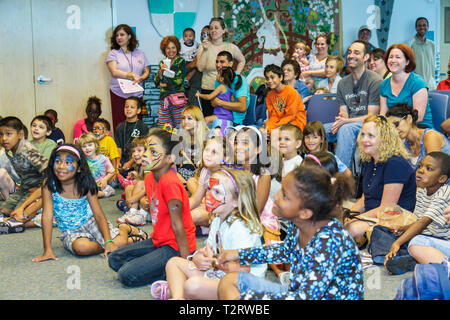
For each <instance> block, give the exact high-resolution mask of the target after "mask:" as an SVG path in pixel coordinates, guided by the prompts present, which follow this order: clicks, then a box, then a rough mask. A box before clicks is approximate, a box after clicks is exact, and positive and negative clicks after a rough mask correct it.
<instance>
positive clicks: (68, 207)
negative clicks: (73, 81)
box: [0, 28, 450, 300]
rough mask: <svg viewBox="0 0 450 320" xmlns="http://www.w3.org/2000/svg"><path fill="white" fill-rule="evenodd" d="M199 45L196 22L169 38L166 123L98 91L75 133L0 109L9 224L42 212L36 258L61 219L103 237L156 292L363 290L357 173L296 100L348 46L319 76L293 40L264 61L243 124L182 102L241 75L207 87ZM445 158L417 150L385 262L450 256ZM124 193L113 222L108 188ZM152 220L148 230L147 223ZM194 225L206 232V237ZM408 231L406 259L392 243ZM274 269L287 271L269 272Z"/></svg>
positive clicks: (160, 80)
mask: <svg viewBox="0 0 450 320" xmlns="http://www.w3.org/2000/svg"><path fill="white" fill-rule="evenodd" d="M205 30H206V31H205V34H206V38H207V37H208V35H207V33H206V32H207V29H205ZM202 34H203V32H202ZM321 41H322V42H323V41H325V40H324V39H321ZM324 43H325V42H324ZM198 47H199V43H198V42H197V41H196V40H195V31H194V30H192V29H190V28H187V29H186V30H185V31H184V33H183V38H182V40H181V41H180V40H178V39H177V38H176V37H174V36H169V37H165V38H164V39H163V40H162V42H161V45H160V49H161V52H162V53H163V54H164V56H165V59H163V60H162V61H161V62H160V64H159V70H158V72H157V75H156V78H155V83H156V84H157V85H158V86H159V87H160V91H161V96H160V99H161V103H160V110H159V122H158V123H157V124H156V125H155V126H153V127H151V128H149V127H148V126H147V125H146V124H145V123H144V122H143V121H142V120H141V119H140V114H141V112H142V107H143V103H144V102H143V101H142V99H140V98H137V97H128V98H126V99H125V104H124V106H123V112H124V116H125V121H123V122H122V123H120V124H119V125H118V126H117V127H116V128H111V126H110V123H109V122H108V121H107V120H106V119H104V118H101V117H100V116H101V113H102V110H101V103H102V102H101V100H100V99H99V98H97V97H95V96H92V97H89V98H88V100H87V103H86V109H85V110H86V118H85V119H82V120H80V121H78V122H77V123H76V124H75V126H74V132H73V139H74V144H70V143H67V142H66V135H65V134H64V133H63V132H62V131H61V130H60V129H58V128H57V127H56V126H55V124H56V123H57V122H58V114H57V113H56V111H55V110H52V109H49V110H47V111H46V112H45V113H44V114H43V115H37V116H35V117H34V118H33V120H32V121H31V123H30V126H29V129H28V128H27V127H26V126H25V124H24V123H22V121H21V120H20V119H19V118H17V117H12V116H6V117H4V118H1V119H0V148H1V150H0V200H2V201H1V202H0V215H1V218H2V222H0V234H9V233H18V232H23V231H25V228H28V227H40V228H41V229H42V234H43V253H42V255H40V256H38V254H37V253H36V257H35V258H34V259H33V261H35V262H39V261H45V260H52V259H53V260H56V259H58V258H57V257H56V256H55V254H54V252H53V249H52V242H51V232H52V228H53V226H57V227H58V229H59V230H60V231H61V237H60V239H61V241H62V244H63V246H64V248H65V249H67V250H68V251H70V252H71V253H72V254H74V255H78V256H87V255H94V254H99V253H101V252H104V255H105V257H106V258H107V260H108V265H109V267H110V268H111V269H112V270H114V271H116V272H117V277H118V280H119V281H120V282H121V283H122V284H124V285H125V286H128V287H137V286H143V285H151V292H149V294H151V295H152V296H153V297H154V298H156V299H162V300H165V299H363V298H364V282H363V266H362V263H361V258H360V251H359V250H360V249H361V248H358V244H357V242H355V239H353V237H352V235H351V234H350V233H349V232H348V231H347V230H346V226H347V223H348V221H349V220H347V219H348V217H347V218H345V217H344V209H343V207H342V205H343V202H344V200H348V199H351V198H352V197H353V196H354V191H355V188H356V187H355V181H354V179H353V177H352V172H351V171H350V169H349V168H348V167H347V166H346V165H345V164H344V163H342V161H340V159H339V158H338V157H336V156H335V155H334V154H333V153H332V152H331V151H330V150H332V148H330V146H329V144H328V140H327V133H326V130H325V128H324V125H323V124H322V123H321V122H319V121H311V122H307V119H306V112H307V110H306V107H305V105H304V103H303V102H305V101H307V99H305V98H306V97H307V96H308V95H310V94H309V92H308V91H312V90H313V89H314V86H315V89H316V91H315V93H319V92H332V93H335V92H336V90H337V85H338V83H339V81H340V79H341V77H340V74H341V72H342V71H343V68H344V60H343V58H342V57H339V56H327V57H325V58H323V55H320V57H319V56H318V57H317V59H319V60H320V61H321V62H324V64H325V69H324V70H325V71H324V75H325V76H324V77H323V79H318V77H317V74H318V73H317V72H316V73H308V72H310V67H312V66H311V65H310V63H311V62H310V60H308V59H307V56H308V54H309V52H308V51H309V47H308V46H307V44H306V43H305V42H303V41H300V42H298V43H296V44H295V46H294V53H293V54H292V56H291V57H287V58H288V59H287V60H286V61H285V62H283V65H282V66H277V65H269V66H267V67H266V68H265V70H264V75H265V78H266V87H267V90H268V93H267V94H266V95H265V104H266V106H267V114H268V117H267V120H266V121H265V123H264V124H263V126H262V127H257V126H254V125H241V124H239V125H237V123H236V118H235V117H234V112H232V111H231V110H230V109H229V108H225V107H223V106H222V105H221V104H220V103H219V104H213V105H215V107H214V112H213V115H209V116H207V117H204V116H203V113H202V109H201V106H194V105H188V104H187V101H188V97H192V96H194V97H197V98H201V99H203V100H215V99H216V98H218V99H219V101H224V102H235V101H236V99H237V97H236V96H235V93H236V91H237V90H239V89H240V88H241V86H242V85H243V77H242V76H241V75H239V74H238V73H236V72H235V71H234V69H233V68H232V67H230V66H228V67H226V66H224V67H221V68H220V69H218V72H217V78H216V88H215V90H213V91H211V92H210V93H208V94H205V93H200V92H199V90H197V89H196V88H198V87H196V84H195V81H194V79H195V78H196V73H198V70H197V71H196V69H195V63H196V50H197V49H198ZM319 60H318V61H319ZM302 73H305V75H306V76H303V75H302ZM244 81H245V79H244ZM299 81H301V85H303V87H304V88H303V89H305V90H306V92H308V94H305V96H302V95H301V94H300V93H299V91H298V90H299V89H298V87H296V85H297V84H296V83H297V82H299ZM314 83H316V84H317V85H314ZM193 90H194V91H193ZM319 90H322V91H319ZM189 91H190V93H189ZM189 101H190V100H189ZM379 117H383V116H379ZM383 119H384V120H383V121H387V120H386V118H384V117H383ZM404 119H405V118H402V119H400V120H398V122H400V121H402V120H404ZM394 120H395V119H394ZM389 125H390V126H392V128H393V126H395V127H397V126H398V123H397V124H395V123H393V124H389ZM393 130H394V129H393ZM394 131H395V130H394ZM28 132H29V133H30V137H28ZM392 132H393V131H392ZM66 134H67V133H66ZM370 134H372V136H370V137H369V133H367V130H364V132H363V135H367V137H365V140H363V142H360V144H361V148H363V149H365V148H366V149H369V147H370V146H368V144H370V143H369V142H370V141H369V142H367V141H368V139H370V138H372V140H373V143H374V144H376V140H377V139H379V135H380V134H381V133H380V132H376V131H374V132H370ZM444 139H445V138H444ZM358 142H359V139H358ZM366 144H367V145H366ZM375 170H376V164H375ZM449 170H450V156H449V155H448V154H446V153H444V152H431V153H428V154H427V155H425V156H424V157H423V158H421V159H420V160H419V161H418V163H417V171H416V184H417V187H418V188H417V195H416V197H417V202H416V206H415V210H414V212H413V214H414V215H415V216H416V217H417V221H416V222H415V223H413V224H411V225H405V226H402V227H401V228H398V229H395V230H392V233H393V234H395V236H396V238H395V241H393V243H391V244H390V246H389V248H386V250H387V252H388V253H387V254H386V255H385V262H384V263H385V266H386V269H387V270H388V271H389V272H390V273H394V274H398V273H402V272H404V271H405V270H406V271H407V270H410V269H411V266H413V265H414V264H415V263H429V262H437V263H440V262H442V261H443V260H444V259H447V258H448V257H450V242H449V241H450V227H449V224H448V222H447V220H446V218H445V217H444V210H445V209H446V208H447V207H449V206H450V189H449V187H448V183H447V181H448V177H449V176H450V171H449ZM364 181H366V180H364ZM370 183H371V182H370ZM368 187H369V186H368ZM116 192H120V193H121V197H120V199H118V200H117V202H116V206H117V212H116V213H117V219H116V223H117V226H113V225H112V224H111V223H110V222H108V221H107V219H106V217H105V214H104V212H103V209H102V201H105V200H99V198H108V197H112V196H114V195H115V194H116ZM150 223H151V224H152V233H151V234H149V235H148V234H147V233H146V232H144V231H143V230H141V229H139V227H140V226H144V225H146V224H150ZM199 235H206V236H207V238H206V241H205V243H204V246H203V247H202V248H199V249H197V243H196V241H197V237H198V236H199ZM407 243H408V252H409V254H408V255H407V256H406V258H405V257H404V256H401V257H400V256H397V253H398V252H399V248H400V247H401V246H402V245H404V244H407ZM268 268H270V269H272V270H273V271H274V272H275V274H276V275H277V278H278V281H279V282H278V283H274V282H270V281H267V280H266V279H265V277H266V271H267V269H268Z"/></svg>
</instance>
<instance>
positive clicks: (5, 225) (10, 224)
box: [0, 218, 25, 234]
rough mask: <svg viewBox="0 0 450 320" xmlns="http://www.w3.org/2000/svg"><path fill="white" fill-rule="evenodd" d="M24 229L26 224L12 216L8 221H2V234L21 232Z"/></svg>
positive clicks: (0, 229) (0, 226)
mask: <svg viewBox="0 0 450 320" xmlns="http://www.w3.org/2000/svg"><path fill="white" fill-rule="evenodd" d="M24 231H25V226H24V224H23V223H22V222H20V221H17V220H16V219H14V218H10V219H8V220H6V222H0V234H9V233H20V232H24Z"/></svg>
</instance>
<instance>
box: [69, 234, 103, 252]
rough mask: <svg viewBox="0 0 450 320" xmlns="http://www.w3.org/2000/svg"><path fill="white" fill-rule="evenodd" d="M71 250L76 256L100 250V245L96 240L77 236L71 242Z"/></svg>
mask: <svg viewBox="0 0 450 320" xmlns="http://www.w3.org/2000/svg"><path fill="white" fill-rule="evenodd" d="M72 250H73V252H74V253H75V254H76V255H77V256H89V255H92V254H94V253H96V252H95V251H100V250H101V247H100V245H99V244H98V243H97V242H95V243H94V242H93V241H89V240H88V239H85V238H78V239H77V240H75V241H74V242H73V243H72Z"/></svg>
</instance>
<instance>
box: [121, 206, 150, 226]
mask: <svg viewBox="0 0 450 320" xmlns="http://www.w3.org/2000/svg"><path fill="white" fill-rule="evenodd" d="M130 211H131V209H130ZM133 212H134V214H130V215H129V216H128V217H126V218H125V221H126V222H127V223H129V224H131V225H133V226H144V225H145V224H146V222H147V215H146V214H143V213H142V212H141V211H137V210H136V211H133Z"/></svg>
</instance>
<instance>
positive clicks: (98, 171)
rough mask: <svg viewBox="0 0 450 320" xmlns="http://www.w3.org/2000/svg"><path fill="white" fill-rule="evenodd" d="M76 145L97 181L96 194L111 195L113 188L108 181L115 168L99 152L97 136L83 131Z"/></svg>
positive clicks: (102, 196)
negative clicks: (81, 151)
mask: <svg viewBox="0 0 450 320" xmlns="http://www.w3.org/2000/svg"><path fill="white" fill-rule="evenodd" d="M78 147H79V148H80V149H81V150H83V153H84V155H85V156H86V161H87V163H88V165H89V170H90V171H91V173H92V176H93V177H94V180H95V182H96V183H97V186H98V194H97V196H98V197H99V198H105V197H106V198H108V197H111V196H113V195H114V194H115V191H114V188H113V187H111V186H110V185H109V184H108V183H109V182H111V181H112V179H114V176H115V170H114V167H113V165H112V163H111V161H110V160H109V158H107V157H105V156H104V155H103V154H101V153H100V146H99V144H98V141H97V138H96V137H95V136H94V134H93V133H90V132H89V133H83V134H82V135H81V136H80V137H79V138H78Z"/></svg>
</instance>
